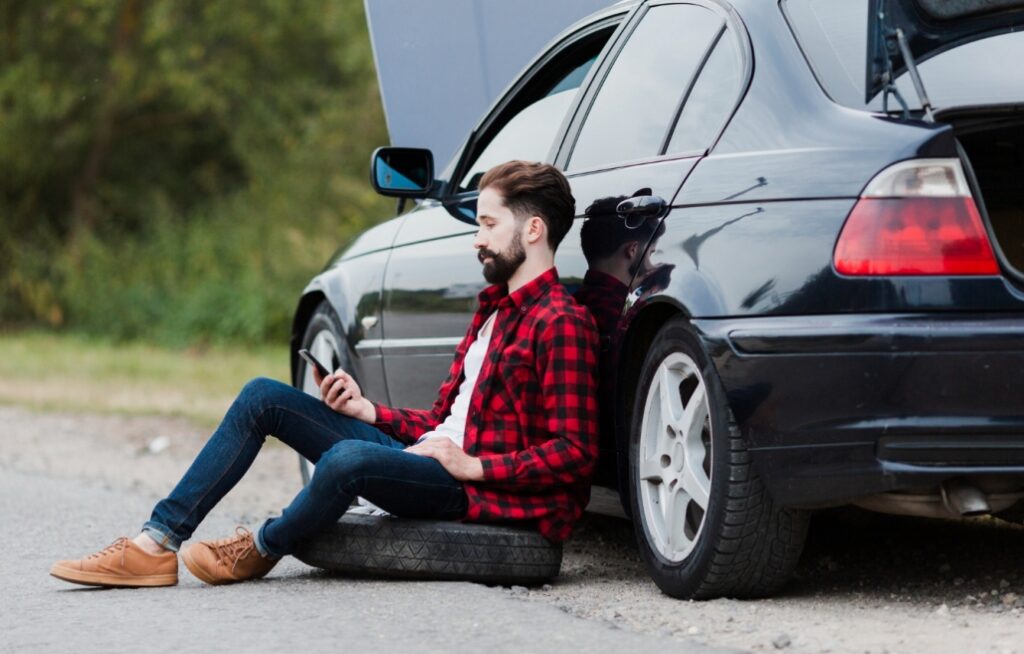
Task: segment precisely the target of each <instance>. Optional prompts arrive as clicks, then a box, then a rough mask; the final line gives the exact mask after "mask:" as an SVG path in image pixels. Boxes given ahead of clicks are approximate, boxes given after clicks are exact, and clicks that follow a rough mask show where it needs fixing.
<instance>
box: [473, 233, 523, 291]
mask: <svg viewBox="0 0 1024 654" xmlns="http://www.w3.org/2000/svg"><path fill="white" fill-rule="evenodd" d="M487 257H490V258H491V260H490V261H488V262H486V263H484V259H486V258H487ZM477 258H478V259H479V260H480V263H483V264H484V279H486V280H487V282H488V283H489V284H504V283H506V282H508V280H509V279H511V278H512V275H514V274H515V272H516V271H517V270H519V266H521V265H522V264H523V262H524V261H526V250H525V249H524V248H523V237H522V236H521V235H519V234H516V237H515V239H514V240H513V241H512V243H511V244H510V245H509V246H508V251H506V252H503V253H501V254H499V253H497V252H493V251H491V250H480V252H478V253H477Z"/></svg>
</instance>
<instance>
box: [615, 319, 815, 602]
mask: <svg viewBox="0 0 1024 654" xmlns="http://www.w3.org/2000/svg"><path fill="white" fill-rule="evenodd" d="M629 460H630V472H631V474H630V491H629V492H630V504H631V508H632V511H631V513H632V516H633V525H634V531H635V533H636V537H637V542H638V544H639V548H640V552H641V555H642V558H643V560H644V562H645V564H646V566H647V569H648V571H649V573H650V575H651V577H652V578H653V579H654V582H655V583H656V584H657V585H658V587H659V588H660V589H661V590H662V591H663V592H664V593H666V594H667V595H670V596H672V597H676V598H681V599H709V598H715V597H761V596H765V595H769V594H771V593H773V592H775V591H777V590H778V589H779V588H780V587H781V586H782V585H783V584H784V583H785V582H786V580H787V579H788V578H789V577H790V575H791V573H792V571H793V569H794V567H795V566H796V563H797V561H798V559H799V557H800V552H801V550H802V549H803V544H804V540H805V538H806V534H807V524H808V519H809V518H808V514H807V513H806V512H802V511H795V510H789V509H783V508H780V507H778V506H777V505H776V504H775V503H774V502H773V501H772V498H771V496H770V495H769V494H768V491H767V489H766V488H765V486H764V484H763V483H762V481H761V479H760V477H759V476H758V474H757V472H756V470H755V469H754V468H753V466H752V465H751V456H750V453H749V452H748V450H747V447H746V443H745V442H744V439H743V437H742V435H741V434H740V431H739V428H738V427H737V425H736V421H735V419H734V418H733V416H732V412H731V411H730V409H729V406H728V404H727V402H726V401H725V392H724V390H723V389H722V386H721V383H720V381H719V380H718V376H717V374H716V372H715V369H714V367H713V365H712V364H711V361H710V359H709V357H708V356H707V355H706V353H705V352H704V350H703V348H702V346H701V344H700V341H699V340H698V339H697V337H696V335H695V334H694V333H693V331H692V330H691V328H690V325H689V323H688V322H687V321H686V320H685V319H682V318H678V319H675V320H672V321H670V322H668V323H667V324H666V325H665V326H664V327H663V328H662V329H661V330H660V331H659V332H658V334H657V335H656V337H655V339H654V341H653V343H652V344H651V348H650V350H649V351H648V353H647V355H646V358H645V360H644V364H643V368H642V370H641V374H640V385H639V390H638V393H637V396H636V403H635V409H634V412H633V420H632V425H631V433H630V447H629Z"/></svg>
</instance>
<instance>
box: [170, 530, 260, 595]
mask: <svg viewBox="0 0 1024 654" xmlns="http://www.w3.org/2000/svg"><path fill="white" fill-rule="evenodd" d="M235 533H236V534H237V535H235V536H232V537H230V538H222V539H220V540H213V541H199V542H198V543H196V544H194V545H191V546H189V547H187V548H186V549H184V550H182V551H181V560H182V561H184V562H185V567H187V568H188V570H189V572H191V573H192V574H194V575H195V576H196V577H198V578H199V579H201V580H202V581H205V582H206V583H208V584H213V585H218V584H233V583H236V582H239V581H248V580H250V579H259V578H260V577H262V576H264V575H265V574H267V573H268V572H270V571H271V569H273V567H274V566H275V565H277V562H278V561H280V559H270V558H267V557H264V556H263V555H262V554H260V552H259V550H257V549H256V541H255V540H254V537H253V535H252V532H251V531H249V530H248V529H246V528H245V527H238V528H237V529H235Z"/></svg>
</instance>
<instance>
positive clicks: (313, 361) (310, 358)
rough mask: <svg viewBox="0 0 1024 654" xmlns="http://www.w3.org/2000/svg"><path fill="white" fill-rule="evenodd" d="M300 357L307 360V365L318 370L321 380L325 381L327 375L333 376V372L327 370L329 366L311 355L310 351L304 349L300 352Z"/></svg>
mask: <svg viewBox="0 0 1024 654" xmlns="http://www.w3.org/2000/svg"><path fill="white" fill-rule="evenodd" d="M299 356H300V357H302V358H303V359H305V360H306V363H308V364H309V365H311V366H313V367H314V368H316V371H317V372H318V373H319V374H320V379H323V378H324V377H326V376H327V375H329V374H331V371H330V370H328V369H327V366H325V365H324V364H322V363H320V362H319V361H317V359H316V357H315V356H313V355H312V353H310V351H309V350H307V349H305V348H303V349H301V350H299Z"/></svg>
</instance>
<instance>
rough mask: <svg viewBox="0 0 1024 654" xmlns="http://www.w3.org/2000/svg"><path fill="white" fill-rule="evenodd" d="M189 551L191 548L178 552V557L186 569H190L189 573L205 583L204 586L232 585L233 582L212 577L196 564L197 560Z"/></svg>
mask: <svg viewBox="0 0 1024 654" xmlns="http://www.w3.org/2000/svg"><path fill="white" fill-rule="evenodd" d="M189 549H191V548H187V547H186V548H185V549H183V550H181V551H180V552H178V556H180V557H181V561H182V563H184V564H185V567H186V568H188V571H189V572H191V573H192V575H193V576H195V577H196V578H197V579H199V581H201V582H203V583H204V584H210V585H211V586H220V585H223V584H230V583H232V582H231V580H217V579H214V578H213V577H211V576H210V575H209V574H208V573H207V572H206V570H203V569H202V568H201V567H200V566H199V564H198V563H196V562H195V559H193V558H192V553H191V552H190V551H189Z"/></svg>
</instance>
